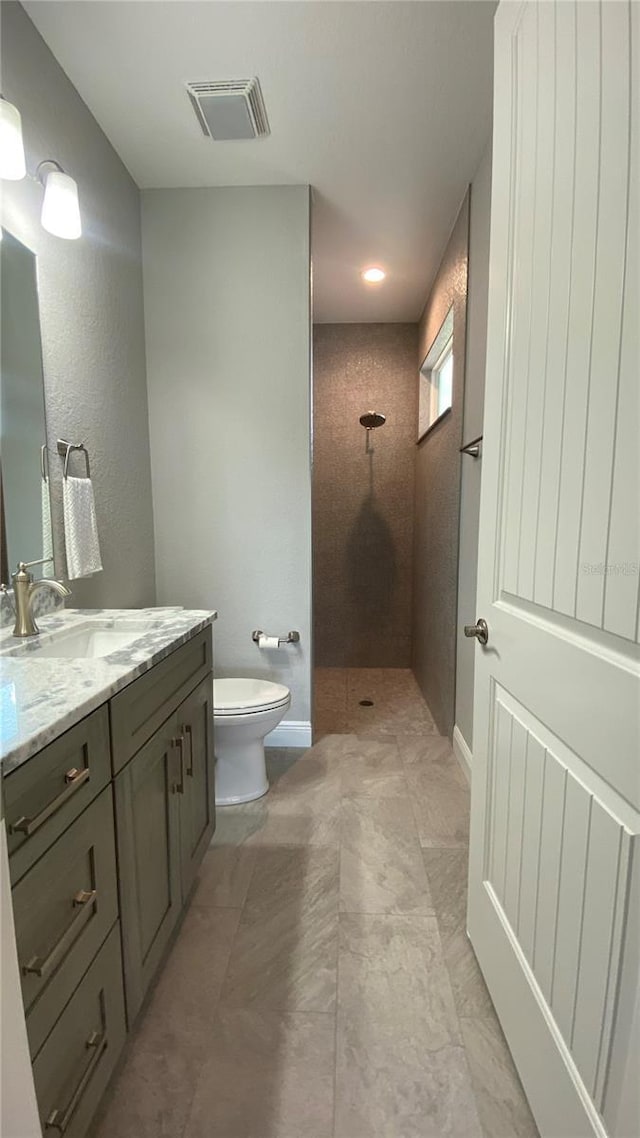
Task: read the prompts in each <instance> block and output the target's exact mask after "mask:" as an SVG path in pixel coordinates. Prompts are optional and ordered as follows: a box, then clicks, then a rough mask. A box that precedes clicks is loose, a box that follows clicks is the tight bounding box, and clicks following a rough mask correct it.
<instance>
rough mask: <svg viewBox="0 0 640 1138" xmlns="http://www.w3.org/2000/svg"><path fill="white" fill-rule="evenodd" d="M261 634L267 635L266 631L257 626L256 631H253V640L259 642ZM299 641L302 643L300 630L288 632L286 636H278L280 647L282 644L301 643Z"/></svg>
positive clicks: (255, 642)
mask: <svg viewBox="0 0 640 1138" xmlns="http://www.w3.org/2000/svg"><path fill="white" fill-rule="evenodd" d="M261 636H266V633H265V632H263V631H262V629H261V628H256V629H255V631H254V632H252V633H251V639H252V640H253V642H254V644H257V643H258V641H259V639H260V637H261ZM299 643H300V633H299V632H295V631H294V632H288V633H287V635H286V636H279V637H278V647H279V646H280V645H281V644H299Z"/></svg>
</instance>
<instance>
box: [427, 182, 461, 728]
mask: <svg viewBox="0 0 640 1138" xmlns="http://www.w3.org/2000/svg"><path fill="white" fill-rule="evenodd" d="M468 238H469V194H467V196H466V198H465V200H464V202H463V205H462V208H461V209H460V213H459V214H458V218H457V220H456V223H455V226H454V228H453V232H452V234H451V237H450V238H449V242H448V244H447V248H446V250H445V252H444V256H443V258H442V261H441V263H440V268H439V269H438V274H437V276H436V279H435V282H434V284H433V287H432V289H431V293H430V295H429V299H428V300H427V303H426V306H425V309H424V312H423V314H422V317H421V320H420V327H419V335H418V355H417V360H416V364H417V366H418V367H419V366H420V364H421V363H422V361H423V360H424V358H425V356H426V355H427V353H428V351H429V349H430V347H431V345H432V343H433V341H434V339H435V337H436V336H437V334H438V331H439V330H440V327H441V325H442V322H443V320H444V318H445V316H446V315H447V312H448V310H449V308H450V307H451V305H453V310H454V315H453V405H452V408H451V412H450V413H449V414H448V415H446V416H445V417H444V418H443V419H441V420H440V421H439V422H437V423H436V424H435V426H434V427H433V428H432V430H431V431H430V432H429V433H428V434H427V435H426V436H425V437H424V438H423V439H422V441H421V442H420V444H419V445H418V450H417V460H416V505H415V541H414V591H413V669H414V672H415V676H416V679H417V681H418V684H419V685H420V688H421V691H422V693H423V695H424V697H425V699H426V701H427V703H428V705H429V708H430V710H431V713H432V715H433V717H434V719H435V722H436V725H437V727H438V730H439V731H440V733H441V734H442V735H451V734H452V731H453V725H454V700H455V667H456V659H455V657H456V611H457V583H458V527H459V518H460V465H461V464H460V454H459V448H460V446H461V439H462V418H463V400H464V370H465V336H466V295H467V265H468ZM416 383H417V380H416Z"/></svg>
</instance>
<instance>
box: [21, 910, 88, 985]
mask: <svg viewBox="0 0 640 1138" xmlns="http://www.w3.org/2000/svg"><path fill="white" fill-rule="evenodd" d="M97 897H98V893H97V890H95V889H81V890H80V891H79V892H78V893H76V895H75V897H74V898H73V907H74V909H77V910H78V912H77V913H76V914H75V916H74V917H73V920H71V921H70V922H69V924H68V925H67V927H66V929H65V930H64V932H63V934H62V936H61V937H60V939H59V940H58V941H57V942H56V943H55V944H54V946H53V948H52V949H51V951H50V952H49V954H48V955H47V956H34V957H33V958H32V959H31V960H30V961H29V962H28V964H23V966H22V971H23V972H24V974H25V976H28V975H30V974H33V975H35V976H40V977H43V976H48V975H49V973H50V972H51V971H52V970H53V969H54V968H55V967H56V966H57V965H58V964H59V962H60V960H61V959H62V957H63V956H64V955H65V953H66V952H68V950H69V948H70V947H71V944H72V943H73V942H74V941H75V939H76V936H77V934H78V932H79V930H80V929H81V928H83V926H84V925H85V924H86V922H87V921H88V919H89V914H90V913H91V907H92V906H93V905H95V902H96V899H97Z"/></svg>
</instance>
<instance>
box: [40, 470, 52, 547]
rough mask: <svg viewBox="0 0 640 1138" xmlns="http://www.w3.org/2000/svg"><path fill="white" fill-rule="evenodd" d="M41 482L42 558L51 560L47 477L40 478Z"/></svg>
mask: <svg viewBox="0 0 640 1138" xmlns="http://www.w3.org/2000/svg"><path fill="white" fill-rule="evenodd" d="M40 482H41V483H42V559H43V561H53V534H52V533H51V499H50V497H49V479H48V478H41V479H40Z"/></svg>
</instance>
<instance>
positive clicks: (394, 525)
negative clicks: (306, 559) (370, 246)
mask: <svg viewBox="0 0 640 1138" xmlns="http://www.w3.org/2000/svg"><path fill="white" fill-rule="evenodd" d="M313 344H314V356H313V608H314V655H315V663H316V665H319V666H321V667H352V668H358V667H359V668H385V667H386V668H406V667H409V666H410V663H411V593H412V577H413V571H412V561H413V519H414V463H415V441H416V432H417V423H418V375H417V367H416V357H417V350H418V328H417V325H416V324H317V325H316V326H315V327H314V332H313ZM365 411H381V412H382V413H383V414H384V415H386V417H387V421H386V423H385V425H384V426H383V427H379V428H378V429H377V430H375V431H372V432H371V434H370V438H369V442H370V446H371V453H370V454H367V453H366V441H367V432H366V431H365V430H364V428H363V427H361V426H360V423H359V421H358V420H359V418H360V415H362V414H363V413H364V412H365Z"/></svg>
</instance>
